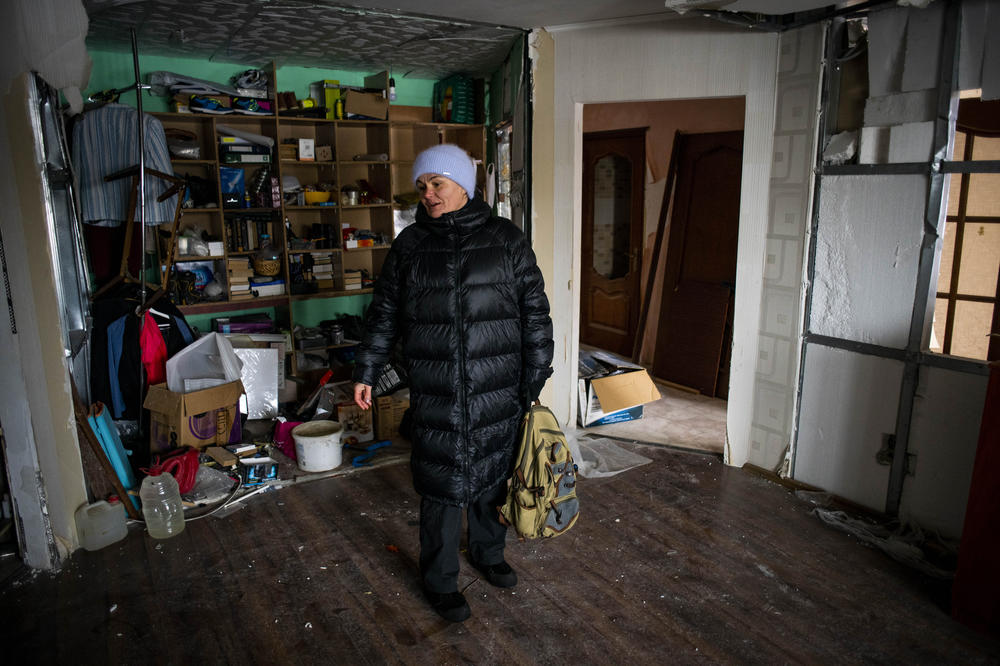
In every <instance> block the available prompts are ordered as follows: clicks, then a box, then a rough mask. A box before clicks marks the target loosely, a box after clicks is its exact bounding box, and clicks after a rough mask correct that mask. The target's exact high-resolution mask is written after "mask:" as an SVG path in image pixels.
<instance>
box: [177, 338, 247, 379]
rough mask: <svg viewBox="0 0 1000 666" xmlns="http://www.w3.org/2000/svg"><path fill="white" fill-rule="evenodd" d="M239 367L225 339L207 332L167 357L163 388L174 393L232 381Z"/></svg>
mask: <svg viewBox="0 0 1000 666" xmlns="http://www.w3.org/2000/svg"><path fill="white" fill-rule="evenodd" d="M242 369H243V363H242V362H241V361H240V359H239V358H237V356H236V353H235V352H234V351H233V345H232V343H230V342H229V339H228V338H226V337H225V336H222V335H219V334H218V333H209V334H207V335H205V336H202V337H200V338H198V339H197V340H195V341H194V342H192V343H191V344H189V345H188V346H187V347H185V348H184V349H182V350H180V351H179V352H177V353H176V354H174V356H173V358H171V359H168V360H167V388H168V389H170V390H171V391H173V392H174V393H189V392H191V391H197V390H200V389H204V388H209V387H210V386H217V385H219V384H225V383H227V382H234V381H236V380H237V379H239V378H240V372H241V370H242Z"/></svg>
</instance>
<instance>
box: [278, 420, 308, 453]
mask: <svg viewBox="0 0 1000 666" xmlns="http://www.w3.org/2000/svg"><path fill="white" fill-rule="evenodd" d="M300 423H302V421H284V422H282V421H278V424H277V425H276V426H275V427H274V443H275V444H276V445H277V447H278V450H279V451H281V452H282V453H284V454H285V455H286V456H288V457H289V458H291V459H292V460H295V439H294V438H293V437H292V429H293V428H295V426H297V425H298V424H300Z"/></svg>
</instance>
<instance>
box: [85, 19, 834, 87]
mask: <svg viewBox="0 0 1000 666" xmlns="http://www.w3.org/2000/svg"><path fill="white" fill-rule="evenodd" d="M847 4H850V3H847ZM83 5H84V7H85V8H86V10H87V14H88V17H89V19H90V29H89V33H88V35H87V43H88V45H89V46H91V47H96V48H109V49H120V50H128V49H129V48H130V45H131V42H130V33H129V30H130V28H135V29H136V36H137V41H138V47H139V51H140V53H143V54H150V55H163V56H180V57H190V58H198V59H207V60H211V61H218V62H234V63H240V64H245V65H250V66H258V67H260V66H265V65H267V64H268V63H270V62H274V63H275V64H277V65H279V66H280V65H298V66H312V67H326V68H330V69H348V70H361V71H378V70H382V69H389V68H391V69H392V70H393V72H394V74H395V75H396V76H411V77H414V78H427V79H440V78H444V77H445V76H448V75H449V74H454V73H464V74H486V73H490V72H493V71H495V70H496V69H497V68H498V67H499V66H500V65H501V64H502V63H503V61H504V60H505V59H506V57H507V55H508V53H509V52H510V48H511V46H512V45H513V44H514V42H515V41H516V39H517V38H518V37H519V36H520V35H521V34H523V32H524V30H526V29H530V28H535V27H540V26H564V25H574V24H585V23H592V22H597V21H609V20H640V19H656V20H665V19H671V18H678V17H680V16H682V14H684V13H686V12H691V11H697V10H708V11H710V12H712V13H715V14H717V16H716V17H717V18H719V17H721V18H725V17H726V16H727V15H728V14H729V12H757V13H759V14H764V15H767V16H774V15H788V14H790V13H791V12H803V11H807V10H811V9H816V8H819V7H827V8H832V7H833V5H832V3H830V2H824V1H822V0H708V1H706V0H618V1H617V2H607V1H606V0H551V1H548V2H538V0H508V1H507V2H503V3H498V2H495V1H494V0H468V1H466V2H462V3H447V4H446V3H442V2H440V1H439V0H388V1H386V0H368V2H366V3H365V7H364V8H362V7H358V6H353V5H347V4H339V3H335V2H329V1H326V0H200V1H199V2H191V1H190V0H83ZM719 10H722V11H719ZM732 16H733V17H740V16H741V14H737V13H733V14H732ZM754 25H755V27H759V26H760V25H761V24H760V23H759V22H758V23H756V24H754ZM747 27H750V25H749V24H748V25H747Z"/></svg>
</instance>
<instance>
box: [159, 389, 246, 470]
mask: <svg viewBox="0 0 1000 666" xmlns="http://www.w3.org/2000/svg"><path fill="white" fill-rule="evenodd" d="M241 395H243V383H242V382H240V381H235V382H229V383H226V384H222V385H220V386H213V387H211V388H206V389H202V390H200V391H192V392H191V393H174V392H173V391H171V390H169V389H168V388H167V385H166V384H165V383H164V384H155V385H153V386H150V387H149V392H148V393H147V394H146V401H145V402H144V403H143V405H142V406H143V407H145V408H146V409H148V410H149V450H150V451H151V452H152V453H163V452H165V451H170V450H171V449H175V448H177V447H179V446H193V447H195V448H198V449H202V448H205V447H207V446H212V445H216V444H229V443H232V442H239V441H241V440H242V439H243V433H242V430H241V428H240V414H239V408H238V406H237V405H238V403H239V399H240V396H241Z"/></svg>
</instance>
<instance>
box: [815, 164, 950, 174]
mask: <svg viewBox="0 0 1000 666" xmlns="http://www.w3.org/2000/svg"><path fill="white" fill-rule="evenodd" d="M930 171H931V165H930V164H929V163H927V162H894V163H892V164H829V165H826V166H821V167H820V172H821V173H822V174H823V175H824V176H905V175H913V174H920V175H923V174H927V173H930Z"/></svg>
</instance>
